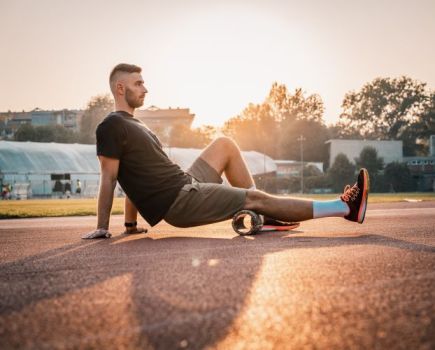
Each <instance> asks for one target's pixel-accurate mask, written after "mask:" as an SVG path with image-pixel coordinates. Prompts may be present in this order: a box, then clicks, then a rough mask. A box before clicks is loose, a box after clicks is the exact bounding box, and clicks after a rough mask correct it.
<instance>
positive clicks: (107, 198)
mask: <svg viewBox="0 0 435 350" xmlns="http://www.w3.org/2000/svg"><path fill="white" fill-rule="evenodd" d="M109 82H110V88H111V91H112V94H113V96H114V98H115V112H112V113H110V114H109V115H108V116H107V117H106V118H105V119H104V120H103V121H102V122H101V123H100V124H99V125H98V128H97V131H96V136H97V155H98V159H99V162H100V170H101V174H100V188H99V193H98V211H97V228H96V230H94V231H92V232H89V233H87V234H85V235H84V236H83V237H82V238H85V239H86V238H99V237H110V236H111V234H110V233H109V231H108V230H109V220H110V211H111V208H112V204H113V197H114V189H115V186H116V182H117V181H118V182H119V184H120V185H121V187H122V188H123V190H124V192H125V194H126V198H125V212H124V214H125V226H126V232H127V233H140V232H143V231H144V229H142V228H137V213H138V211H139V213H140V214H141V216H142V217H143V218H144V219H145V220H146V221H147V222H148V223H149V224H150V225H151V226H154V225H156V224H157V223H158V222H160V221H161V220H162V219H164V220H166V221H167V222H168V223H169V224H171V225H173V226H176V227H190V226H197V225H204V224H210V223H214V222H218V221H222V220H226V219H229V218H231V217H232V216H233V215H234V214H235V213H236V212H238V211H239V210H241V209H249V210H253V211H255V212H257V213H259V214H263V215H265V216H267V217H268V219H267V220H269V223H270V221H272V223H275V224H276V225H279V224H280V221H284V222H294V221H303V220H309V219H314V218H322V217H329V216H338V217H344V218H346V219H347V220H350V221H354V222H359V223H362V222H363V221H364V216H365V212H366V208H367V197H368V190H369V175H368V172H367V170H365V169H361V170H360V172H359V175H358V179H357V181H356V183H355V184H354V185H353V186H349V185H348V186H346V188H345V191H344V193H343V194H342V195H341V196H340V198H337V199H336V200H332V201H312V200H308V199H295V198H288V197H278V196H272V195H270V194H267V193H265V192H262V191H259V190H257V189H256V188H255V184H254V181H253V179H252V176H251V174H250V173H249V170H248V168H247V166H246V163H245V161H244V159H243V158H242V155H241V153H240V150H239V148H238V146H237V145H236V144H235V143H234V141H232V140H231V139H229V138H226V137H221V138H218V139H216V140H214V141H213V142H212V143H211V144H210V145H209V146H208V147H207V148H206V149H205V150H204V151H203V152H202V153H201V155H200V156H199V158H197V159H196V160H195V162H194V163H193V164H192V166H191V167H190V168H189V169H188V170H187V171H186V172H184V171H183V170H181V168H180V167H179V166H178V165H177V164H175V163H173V162H172V161H171V160H170V159H169V158H168V156H167V155H166V153H165V152H164V151H163V148H162V144H161V143H160V141H159V139H158V138H157V137H156V135H154V134H153V133H152V132H151V130H150V129H149V128H148V127H147V126H146V125H145V124H144V123H143V122H142V121H140V120H139V119H136V118H134V116H133V113H134V110H135V109H136V108H139V107H141V106H142V105H143V103H144V99H145V95H146V93H147V92H148V91H147V89H146V88H145V86H144V81H143V79H142V76H141V68H140V67H138V66H135V65H130V64H119V65H117V66H116V67H114V68H113V70H112V72H111V74H110V78H109ZM222 174H225V176H226V178H227V179H228V181H229V183H230V184H231V185H232V187H231V186H226V185H223V184H222V178H221V175H222ZM277 220H279V221H277Z"/></svg>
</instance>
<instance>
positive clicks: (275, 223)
mask: <svg viewBox="0 0 435 350" xmlns="http://www.w3.org/2000/svg"><path fill="white" fill-rule="evenodd" d="M299 225H300V223H299V222H284V221H280V220H275V219H272V218H269V217H264V219H263V227H262V228H261V229H260V232H275V231H290V230H293V229H295V228H297V227H299Z"/></svg>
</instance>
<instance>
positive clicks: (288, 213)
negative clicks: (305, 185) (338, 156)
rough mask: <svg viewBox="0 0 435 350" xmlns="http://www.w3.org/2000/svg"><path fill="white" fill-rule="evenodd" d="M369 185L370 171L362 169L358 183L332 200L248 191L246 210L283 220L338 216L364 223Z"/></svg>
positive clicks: (348, 187)
mask: <svg viewBox="0 0 435 350" xmlns="http://www.w3.org/2000/svg"><path fill="white" fill-rule="evenodd" d="M369 182H370V181H369V175H368V172H367V170H366V169H361V170H360V172H359V175H358V179H357V181H356V183H355V184H354V185H353V186H352V187H351V186H347V187H346V188H345V191H344V193H343V194H342V195H341V196H340V198H338V199H336V200H333V201H311V200H306V199H299V198H289V197H278V196H272V195H270V194H267V193H265V192H262V191H258V190H248V191H247V195H246V201H245V207H244V209H249V210H253V211H255V212H257V213H259V214H263V215H267V216H270V217H273V218H276V219H278V220H282V221H304V220H309V219H316V218H322V217H331V216H337V217H344V218H346V219H347V220H350V221H354V222H358V223H362V222H363V221H364V217H365V212H366V208H367V199H368V192H369Z"/></svg>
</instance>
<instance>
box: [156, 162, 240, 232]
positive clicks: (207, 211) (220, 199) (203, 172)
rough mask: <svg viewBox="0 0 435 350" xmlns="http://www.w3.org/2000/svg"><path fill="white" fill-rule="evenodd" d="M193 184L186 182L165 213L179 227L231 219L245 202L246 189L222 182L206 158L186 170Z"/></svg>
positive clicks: (167, 220)
mask: <svg viewBox="0 0 435 350" xmlns="http://www.w3.org/2000/svg"><path fill="white" fill-rule="evenodd" d="M187 173H188V174H189V175H190V176H192V183H191V184H187V185H184V186H183V187H182V188H181V190H180V193H179V194H178V196H177V198H176V199H175V201H174V203H172V206H171V207H170V208H169V210H168V212H167V213H166V215H165V221H166V222H168V223H169V224H171V225H173V226H176V227H192V226H199V225H205V224H211V223H214V222H219V221H223V220H227V219H230V218H231V217H232V216H233V215H234V214H235V213H236V212H238V211H239V210H242V209H243V207H244V205H245V199H246V192H247V190H246V189H244V188H237V187H231V186H227V185H223V184H222V178H221V177H220V176H219V174H218V173H217V172H216V170H215V169H214V168H212V167H211V166H210V165H209V164H208V163H207V162H206V161H204V160H203V159H202V158H197V159H196V160H195V162H194V163H193V165H192V166H191V167H190V168H189V170H187Z"/></svg>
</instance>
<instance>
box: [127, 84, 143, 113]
mask: <svg viewBox="0 0 435 350" xmlns="http://www.w3.org/2000/svg"><path fill="white" fill-rule="evenodd" d="M125 101H126V102H127V104H128V105H129V106H130V107H131V108H139V107H140V106H142V105H143V100H142V99H141V98H140V97H135V96H134V92H133V90H131V89H129V88H128V87H127V88H126V90H125Z"/></svg>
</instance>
